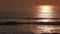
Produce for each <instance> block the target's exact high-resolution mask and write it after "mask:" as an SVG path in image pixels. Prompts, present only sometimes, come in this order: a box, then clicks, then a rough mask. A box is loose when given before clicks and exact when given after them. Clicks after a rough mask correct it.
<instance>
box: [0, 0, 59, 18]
mask: <svg viewBox="0 0 60 34" xmlns="http://www.w3.org/2000/svg"><path fill="white" fill-rule="evenodd" d="M37 5H57V6H60V0H0V17H21V16H22V17H26V16H27V17H33V16H34V15H35V14H34V11H33V8H34V7H35V6H37Z"/></svg>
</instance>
